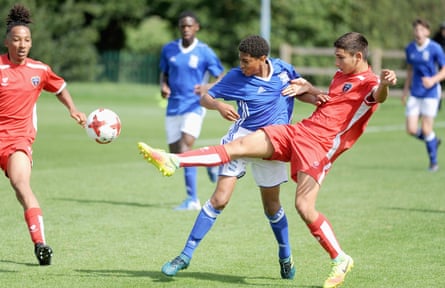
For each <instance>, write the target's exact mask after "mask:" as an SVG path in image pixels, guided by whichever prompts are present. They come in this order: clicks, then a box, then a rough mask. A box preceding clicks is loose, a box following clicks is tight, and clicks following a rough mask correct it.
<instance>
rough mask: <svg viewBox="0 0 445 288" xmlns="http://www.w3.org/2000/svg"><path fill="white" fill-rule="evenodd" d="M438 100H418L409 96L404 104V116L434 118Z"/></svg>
mask: <svg viewBox="0 0 445 288" xmlns="http://www.w3.org/2000/svg"><path fill="white" fill-rule="evenodd" d="M439 101H440V99H439V98H418V97H414V96H409V97H408V101H407V102H406V109H405V116H427V117H433V118H434V117H436V116H437V111H438V108H439Z"/></svg>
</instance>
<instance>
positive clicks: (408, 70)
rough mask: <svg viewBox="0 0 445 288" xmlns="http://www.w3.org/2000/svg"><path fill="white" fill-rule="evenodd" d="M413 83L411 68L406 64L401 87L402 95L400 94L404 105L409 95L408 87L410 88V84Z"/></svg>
mask: <svg viewBox="0 0 445 288" xmlns="http://www.w3.org/2000/svg"><path fill="white" fill-rule="evenodd" d="M412 81H413V67H412V66H411V65H410V64H408V66H407V67H406V78H405V84H404V85H403V93H402V99H401V100H402V104H403V105H405V104H406V99H407V98H408V95H409V87H411V82H412Z"/></svg>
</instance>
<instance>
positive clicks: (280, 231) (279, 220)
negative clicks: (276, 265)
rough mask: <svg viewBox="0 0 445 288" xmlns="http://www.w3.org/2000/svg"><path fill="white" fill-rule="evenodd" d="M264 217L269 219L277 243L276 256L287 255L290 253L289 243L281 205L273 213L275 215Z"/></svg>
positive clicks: (285, 220) (287, 228) (283, 256)
mask: <svg viewBox="0 0 445 288" xmlns="http://www.w3.org/2000/svg"><path fill="white" fill-rule="evenodd" d="M266 217H267V219H269V223H270V227H271V228H272V231H273V233H274V235H275V239H276V240H277V243H278V257H280V259H284V258H287V257H289V256H290V255H291V249H290V244H289V227H288V224H287V218H286V214H285V213H284V209H283V207H281V208H280V210H278V212H277V213H275V215H273V216H268V215H266Z"/></svg>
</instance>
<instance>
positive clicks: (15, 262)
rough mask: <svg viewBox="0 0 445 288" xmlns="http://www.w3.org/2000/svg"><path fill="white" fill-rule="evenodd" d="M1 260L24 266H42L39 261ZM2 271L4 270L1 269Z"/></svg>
mask: <svg viewBox="0 0 445 288" xmlns="http://www.w3.org/2000/svg"><path fill="white" fill-rule="evenodd" d="M0 262H2V263H11V264H16V265H23V266H29V267H33V266H40V265H39V264H38V263H25V262H17V261H12V260H6V259H1V260H0ZM0 272H2V271H1V270H0ZM10 272H11V271H10Z"/></svg>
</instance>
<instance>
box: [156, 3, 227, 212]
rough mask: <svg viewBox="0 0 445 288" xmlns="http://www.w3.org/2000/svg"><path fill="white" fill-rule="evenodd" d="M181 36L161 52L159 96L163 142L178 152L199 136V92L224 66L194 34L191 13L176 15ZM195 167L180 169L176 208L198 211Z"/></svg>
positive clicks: (196, 26) (196, 24) (212, 174)
mask: <svg viewBox="0 0 445 288" xmlns="http://www.w3.org/2000/svg"><path fill="white" fill-rule="evenodd" d="M178 25H179V30H180V32H181V38H180V39H177V40H174V41H172V42H169V43H167V44H166V45H165V46H164V47H163V48H162V52H161V60H160V69H161V76H160V77H161V79H160V82H161V83H160V84H161V95H162V97H163V98H165V99H167V109H166V120H165V129H166V135H167V143H168V145H169V150H170V152H172V153H181V152H185V151H188V150H190V149H192V148H193V144H194V143H195V140H196V139H197V138H198V137H199V134H200V133H201V128H202V122H203V120H204V116H205V113H206V110H205V108H203V107H202V106H201V105H200V103H199V99H200V94H201V93H202V92H203V91H207V90H208V88H209V87H210V86H211V85H210V84H208V80H209V78H210V77H211V76H213V77H214V78H216V81H217V80H219V79H220V78H221V77H222V75H223V72H224V67H223V66H222V64H221V61H220V60H219V59H218V57H217V56H216V54H215V53H214V52H213V50H212V49H211V48H210V47H209V46H208V45H207V44H205V43H203V42H201V41H199V40H198V39H197V38H196V37H195V36H196V33H197V32H198V31H199V29H200V26H199V21H198V18H197V17H196V15H195V14H194V13H193V12H190V11H185V12H182V13H181V14H180V15H179V23H178ZM207 169H208V173H209V177H210V179H211V180H212V181H213V182H215V181H216V178H217V175H216V174H215V169H212V168H207ZM196 175H197V168H196V167H188V168H186V169H184V177H185V186H186V191H187V198H186V199H185V200H184V202H183V203H182V204H180V205H179V206H178V207H176V210H199V209H201V204H200V202H199V198H198V195H197V187H196V185H197V184H196Z"/></svg>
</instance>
